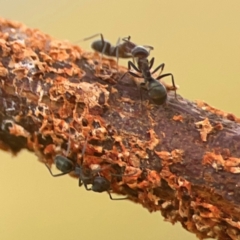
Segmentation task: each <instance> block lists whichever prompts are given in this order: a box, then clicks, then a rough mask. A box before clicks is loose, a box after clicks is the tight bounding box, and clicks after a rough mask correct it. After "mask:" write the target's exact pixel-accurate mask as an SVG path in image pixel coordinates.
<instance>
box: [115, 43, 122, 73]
mask: <svg viewBox="0 0 240 240" xmlns="http://www.w3.org/2000/svg"><path fill="white" fill-rule="evenodd" d="M120 40H121V39H120V38H118V40H117V44H116V58H117V71H118V61H119V44H120Z"/></svg>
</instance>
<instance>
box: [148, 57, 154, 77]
mask: <svg viewBox="0 0 240 240" xmlns="http://www.w3.org/2000/svg"><path fill="white" fill-rule="evenodd" d="M153 63H154V57H153V58H152V59H151V60H150V61H149V65H148V69H149V70H150V69H151V68H152V66H153ZM151 74H153V73H151Z"/></svg>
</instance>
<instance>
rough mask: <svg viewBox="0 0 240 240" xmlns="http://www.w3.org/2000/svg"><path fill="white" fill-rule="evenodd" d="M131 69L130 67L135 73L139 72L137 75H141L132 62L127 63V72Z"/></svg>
mask: <svg viewBox="0 0 240 240" xmlns="http://www.w3.org/2000/svg"><path fill="white" fill-rule="evenodd" d="M131 67H132V68H133V69H134V70H135V71H137V72H139V73H142V72H141V71H140V70H139V69H138V68H137V67H136V66H135V65H134V63H133V62H131V61H128V70H129V71H130V70H131Z"/></svg>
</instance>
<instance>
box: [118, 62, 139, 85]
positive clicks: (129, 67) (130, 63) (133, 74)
mask: <svg viewBox="0 0 240 240" xmlns="http://www.w3.org/2000/svg"><path fill="white" fill-rule="evenodd" d="M131 67H133V68H134V69H135V70H136V71H137V72H140V73H141V71H140V70H139V69H138V68H137V67H136V66H135V65H134V64H133V63H132V62H131V61H128V72H125V73H124V74H123V75H122V77H121V78H120V79H119V81H120V80H121V79H123V78H124V77H125V75H126V74H127V73H130V74H131V75H132V76H134V77H137V78H143V77H142V76H139V75H137V74H136V73H134V72H131V71H130V70H131Z"/></svg>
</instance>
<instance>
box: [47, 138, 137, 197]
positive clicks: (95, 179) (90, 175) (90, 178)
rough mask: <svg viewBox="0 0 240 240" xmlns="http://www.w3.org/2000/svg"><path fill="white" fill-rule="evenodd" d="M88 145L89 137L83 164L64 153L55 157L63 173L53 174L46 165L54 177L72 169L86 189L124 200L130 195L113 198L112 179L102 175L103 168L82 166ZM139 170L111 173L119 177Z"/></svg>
mask: <svg viewBox="0 0 240 240" xmlns="http://www.w3.org/2000/svg"><path fill="white" fill-rule="evenodd" d="M68 144H69V145H68V151H67V155H68V153H69V146H70V139H69V143H68ZM86 145H87V139H86V141H85V144H84V147H83V149H82V157H81V165H79V164H78V163H76V164H75V163H73V162H72V161H71V160H70V159H68V158H67V157H64V156H62V155H57V156H56V157H55V159H54V162H55V164H56V167H57V169H58V170H60V171H61V173H58V174H53V173H52V171H51V169H50V167H49V166H48V165H47V164H45V165H46V167H47V169H48V170H49V172H50V174H51V175H52V176H53V177H59V176H63V175H65V174H68V173H70V172H72V171H74V172H75V173H76V175H78V176H79V186H82V185H84V187H85V189H86V190H88V191H94V192H99V193H101V192H105V191H106V192H107V193H108V195H109V197H110V199H111V200H124V199H127V198H128V197H124V198H113V197H112V195H111V192H110V191H111V184H110V181H108V180H107V179H106V178H105V177H103V176H101V175H100V172H101V171H102V170H103V169H102V168H98V169H97V170H89V169H87V170H88V171H87V170H85V169H84V168H83V166H82V163H83V155H84V153H85V150H86ZM136 172H137V170H136V171H135V172H134V173H131V174H125V175H123V174H111V175H112V176H117V177H125V176H132V175H134V174H136ZM89 184H91V185H92V186H91V187H88V185H89Z"/></svg>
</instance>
